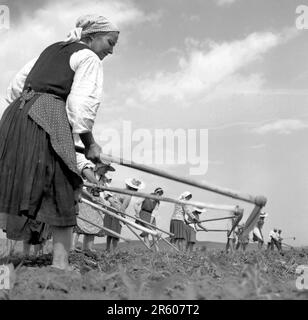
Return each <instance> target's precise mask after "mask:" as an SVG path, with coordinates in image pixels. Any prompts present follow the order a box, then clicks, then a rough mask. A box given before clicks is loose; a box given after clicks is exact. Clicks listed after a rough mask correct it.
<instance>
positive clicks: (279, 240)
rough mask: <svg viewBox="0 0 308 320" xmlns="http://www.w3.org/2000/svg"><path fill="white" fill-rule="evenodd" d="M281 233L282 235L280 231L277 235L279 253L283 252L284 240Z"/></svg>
mask: <svg viewBox="0 0 308 320" xmlns="http://www.w3.org/2000/svg"><path fill="white" fill-rule="evenodd" d="M281 233H282V230H281V229H279V230H278V232H277V235H278V246H279V249H280V250H279V251H282V240H283V238H282V237H281Z"/></svg>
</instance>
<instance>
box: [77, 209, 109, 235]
mask: <svg viewBox="0 0 308 320" xmlns="http://www.w3.org/2000/svg"><path fill="white" fill-rule="evenodd" d="M80 218H83V219H85V220H87V221H89V222H92V223H93V224H95V225H96V226H94V225H92V224H91V223H88V222H86V221H84V220H82V219H80ZM103 226H104V217H103V214H102V213H101V212H100V211H99V210H97V209H94V208H93V207H91V206H89V205H88V204H85V203H80V204H79V214H78V216H77V226H76V227H77V228H76V229H75V230H74V231H75V232H76V233H78V234H84V235H94V236H96V237H104V236H105V232H104V231H103V230H102V229H101V228H100V227H103Z"/></svg>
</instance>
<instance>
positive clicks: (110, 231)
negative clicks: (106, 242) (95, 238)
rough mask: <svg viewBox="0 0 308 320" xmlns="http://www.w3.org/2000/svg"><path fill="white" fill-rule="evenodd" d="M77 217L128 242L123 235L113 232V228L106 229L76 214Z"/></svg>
mask: <svg viewBox="0 0 308 320" xmlns="http://www.w3.org/2000/svg"><path fill="white" fill-rule="evenodd" d="M77 218H78V219H79V220H82V221H84V222H86V223H89V224H92V225H93V226H94V227H97V228H100V229H101V230H104V231H106V232H109V233H110V234H112V235H113V236H114V237H117V238H120V239H122V240H124V241H126V242H129V240H128V239H126V238H124V237H123V236H121V235H120V234H119V233H117V232H115V231H113V230H110V229H108V228H106V227H102V226H99V225H98V224H96V223H93V222H91V221H88V220H87V219H85V218H82V217H79V216H77Z"/></svg>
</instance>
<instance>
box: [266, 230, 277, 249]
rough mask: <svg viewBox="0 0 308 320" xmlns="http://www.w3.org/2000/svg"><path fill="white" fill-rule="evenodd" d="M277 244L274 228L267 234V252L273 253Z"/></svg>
mask: <svg viewBox="0 0 308 320" xmlns="http://www.w3.org/2000/svg"><path fill="white" fill-rule="evenodd" d="M277 242H278V234H277V229H276V228H275V229H274V230H271V231H270V233H269V237H268V242H267V250H269V249H271V251H273V250H274V245H276V247H277ZM277 248H278V247H277ZM278 250H279V249H278Z"/></svg>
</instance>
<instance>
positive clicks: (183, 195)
mask: <svg viewBox="0 0 308 320" xmlns="http://www.w3.org/2000/svg"><path fill="white" fill-rule="evenodd" d="M189 196H191V197H192V193H191V192H189V191H185V192H183V193H182V194H181V195H180V198H179V199H180V200H182V199H185V198H187V197H189Z"/></svg>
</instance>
